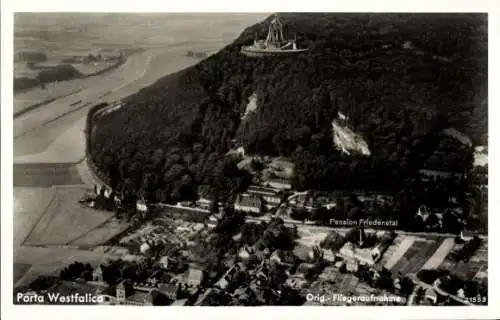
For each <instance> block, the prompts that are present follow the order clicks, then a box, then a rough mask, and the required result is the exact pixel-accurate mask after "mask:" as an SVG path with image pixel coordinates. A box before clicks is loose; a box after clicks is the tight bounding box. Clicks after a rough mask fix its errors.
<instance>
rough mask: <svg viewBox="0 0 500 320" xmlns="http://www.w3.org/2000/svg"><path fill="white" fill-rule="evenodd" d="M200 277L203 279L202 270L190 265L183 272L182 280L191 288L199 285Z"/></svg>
mask: <svg viewBox="0 0 500 320" xmlns="http://www.w3.org/2000/svg"><path fill="white" fill-rule="evenodd" d="M202 279H203V272H202V271H201V270H200V269H197V268H194V267H190V268H189V269H188V270H187V271H186V272H185V273H184V281H185V282H186V284H187V285H188V286H190V287H193V288H196V287H199V286H200V284H201V280H202Z"/></svg>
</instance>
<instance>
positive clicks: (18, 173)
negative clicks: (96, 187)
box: [13, 163, 82, 188]
mask: <svg viewBox="0 0 500 320" xmlns="http://www.w3.org/2000/svg"><path fill="white" fill-rule="evenodd" d="M13 180H14V187H39V188H40V187H51V186H53V185H76V184H81V183H82V181H81V179H80V176H79V175H78V172H77V170H76V167H75V166H74V165H72V164H67V163H26V164H22V163H15V164H14V172H13Z"/></svg>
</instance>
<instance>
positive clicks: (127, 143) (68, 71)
mask: <svg viewBox="0 0 500 320" xmlns="http://www.w3.org/2000/svg"><path fill="white" fill-rule="evenodd" d="M13 40H14V51H13V56H14V57H13V58H14V60H13V65H14V70H13V71H14V72H13V75H14V79H13V88H14V100H13V103H14V104H13V138H14V141H13V183H14V186H13V187H14V188H13V197H14V199H13V201H14V205H13V210H14V212H13V226H14V229H13V271H14V272H13V286H14V288H13V304H16V305H23V304H30V305H47V304H48V305H117V306H123V305H130V306H436V307H437V306H468V307H474V306H485V305H488V303H489V301H488V14H487V13H443V12H442V13H361V12H351V13H349V12H344V13H342V12H315V13H313V12H304V13H301V12H279V13H277V12H267V13H264V12H260V13H241V12H240V13H227V12H225V13H222V12H220V13H217V12H211V13H208V12H207V13H202V12H199V13H92V12H86V13H79V12H73V13H69V12H68V13H50V12H38V13H28V12H25V13H19V12H18V13H15V14H14V39H13ZM9 247H10V245H9ZM9 299H10V297H9ZM113 310H115V309H113ZM155 310H156V309H155ZM294 310H295V309H294ZM322 310H324V309H322ZM349 310H351V309H349ZM405 310H406V309H405Z"/></svg>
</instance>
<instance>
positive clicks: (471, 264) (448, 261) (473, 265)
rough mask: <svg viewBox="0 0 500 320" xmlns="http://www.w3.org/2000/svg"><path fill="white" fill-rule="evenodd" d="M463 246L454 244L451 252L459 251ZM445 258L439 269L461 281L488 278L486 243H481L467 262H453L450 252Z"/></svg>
mask: <svg viewBox="0 0 500 320" xmlns="http://www.w3.org/2000/svg"><path fill="white" fill-rule="evenodd" d="M462 246H463V244H455V246H454V247H453V249H452V251H456V250H459V249H461V247H462ZM452 251H450V253H449V254H448V255H447V256H446V258H445V259H444V262H443V263H442V264H441V268H442V269H445V270H449V271H451V272H453V273H454V274H456V275H457V276H459V277H460V278H462V279H468V280H472V279H474V278H476V279H483V278H487V277H488V242H487V241H483V242H482V244H481V246H480V247H479V249H478V250H477V251H476V252H475V253H474V254H473V255H472V257H471V258H470V259H469V261H468V262H463V261H460V262H459V261H455V260H454V259H453V258H452V256H451V252H452Z"/></svg>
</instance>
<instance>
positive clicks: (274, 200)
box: [247, 186, 281, 208]
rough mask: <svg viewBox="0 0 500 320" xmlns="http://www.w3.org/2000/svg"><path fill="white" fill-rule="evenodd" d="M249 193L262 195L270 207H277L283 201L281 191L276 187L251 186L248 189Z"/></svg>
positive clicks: (266, 204)
mask: <svg viewBox="0 0 500 320" xmlns="http://www.w3.org/2000/svg"><path fill="white" fill-rule="evenodd" d="M247 193H248V194H250V195H254V196H258V197H261V198H262V199H263V200H264V204H265V206H266V207H268V208H273V207H276V206H278V205H279V204H280V202H281V197H280V195H279V191H278V190H276V189H274V188H268V187H261V186H250V187H249V188H248V190H247Z"/></svg>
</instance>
